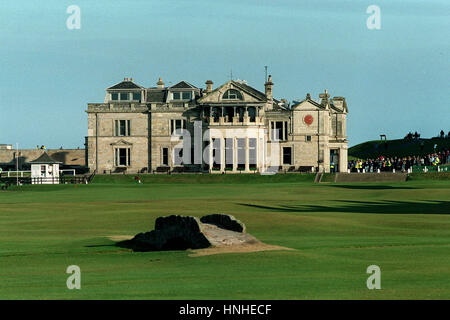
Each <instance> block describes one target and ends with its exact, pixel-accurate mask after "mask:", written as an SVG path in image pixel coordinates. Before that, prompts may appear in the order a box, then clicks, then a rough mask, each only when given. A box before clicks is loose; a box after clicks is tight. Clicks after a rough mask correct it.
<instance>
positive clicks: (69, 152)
mask: <svg viewBox="0 0 450 320" xmlns="http://www.w3.org/2000/svg"><path fill="white" fill-rule="evenodd" d="M46 151H47V153H48V154H49V155H50V156H51V157H52V158H53V159H55V160H57V161H61V162H62V163H63V164H64V165H70V166H85V165H86V157H85V150H84V149H62V150H61V149H49V150H46ZM43 152H44V151H43V150H40V149H19V155H18V156H19V168H21V167H22V166H23V164H25V163H27V162H30V161H33V160H35V159H37V158H39V157H40V156H41V155H42V153H43ZM15 164H16V150H0V165H3V166H5V165H8V166H11V165H13V166H15Z"/></svg>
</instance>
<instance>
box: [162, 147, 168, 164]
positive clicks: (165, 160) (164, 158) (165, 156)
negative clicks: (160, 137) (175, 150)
mask: <svg viewBox="0 0 450 320" xmlns="http://www.w3.org/2000/svg"><path fill="white" fill-rule="evenodd" d="M162 164H163V165H165V166H168V165H169V148H162Z"/></svg>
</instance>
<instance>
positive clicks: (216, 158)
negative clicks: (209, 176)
mask: <svg viewBox="0 0 450 320" xmlns="http://www.w3.org/2000/svg"><path fill="white" fill-rule="evenodd" d="M212 146H213V149H212V156H213V163H212V169H213V170H218V169H220V164H221V162H222V153H221V145H220V139H214V138H213V139H212Z"/></svg>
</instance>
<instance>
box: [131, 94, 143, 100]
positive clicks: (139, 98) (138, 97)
mask: <svg viewBox="0 0 450 320" xmlns="http://www.w3.org/2000/svg"><path fill="white" fill-rule="evenodd" d="M133 100H134V101H141V93H140V92H133Z"/></svg>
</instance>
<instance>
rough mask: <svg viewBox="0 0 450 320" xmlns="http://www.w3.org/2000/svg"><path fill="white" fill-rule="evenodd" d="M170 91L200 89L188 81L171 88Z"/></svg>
mask: <svg viewBox="0 0 450 320" xmlns="http://www.w3.org/2000/svg"><path fill="white" fill-rule="evenodd" d="M170 89H198V88H197V87H195V86H193V85H192V84H190V83H189V82H186V81H184V80H183V81H180V82H178V83H177V84H175V85H173V86H171V87H170Z"/></svg>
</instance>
